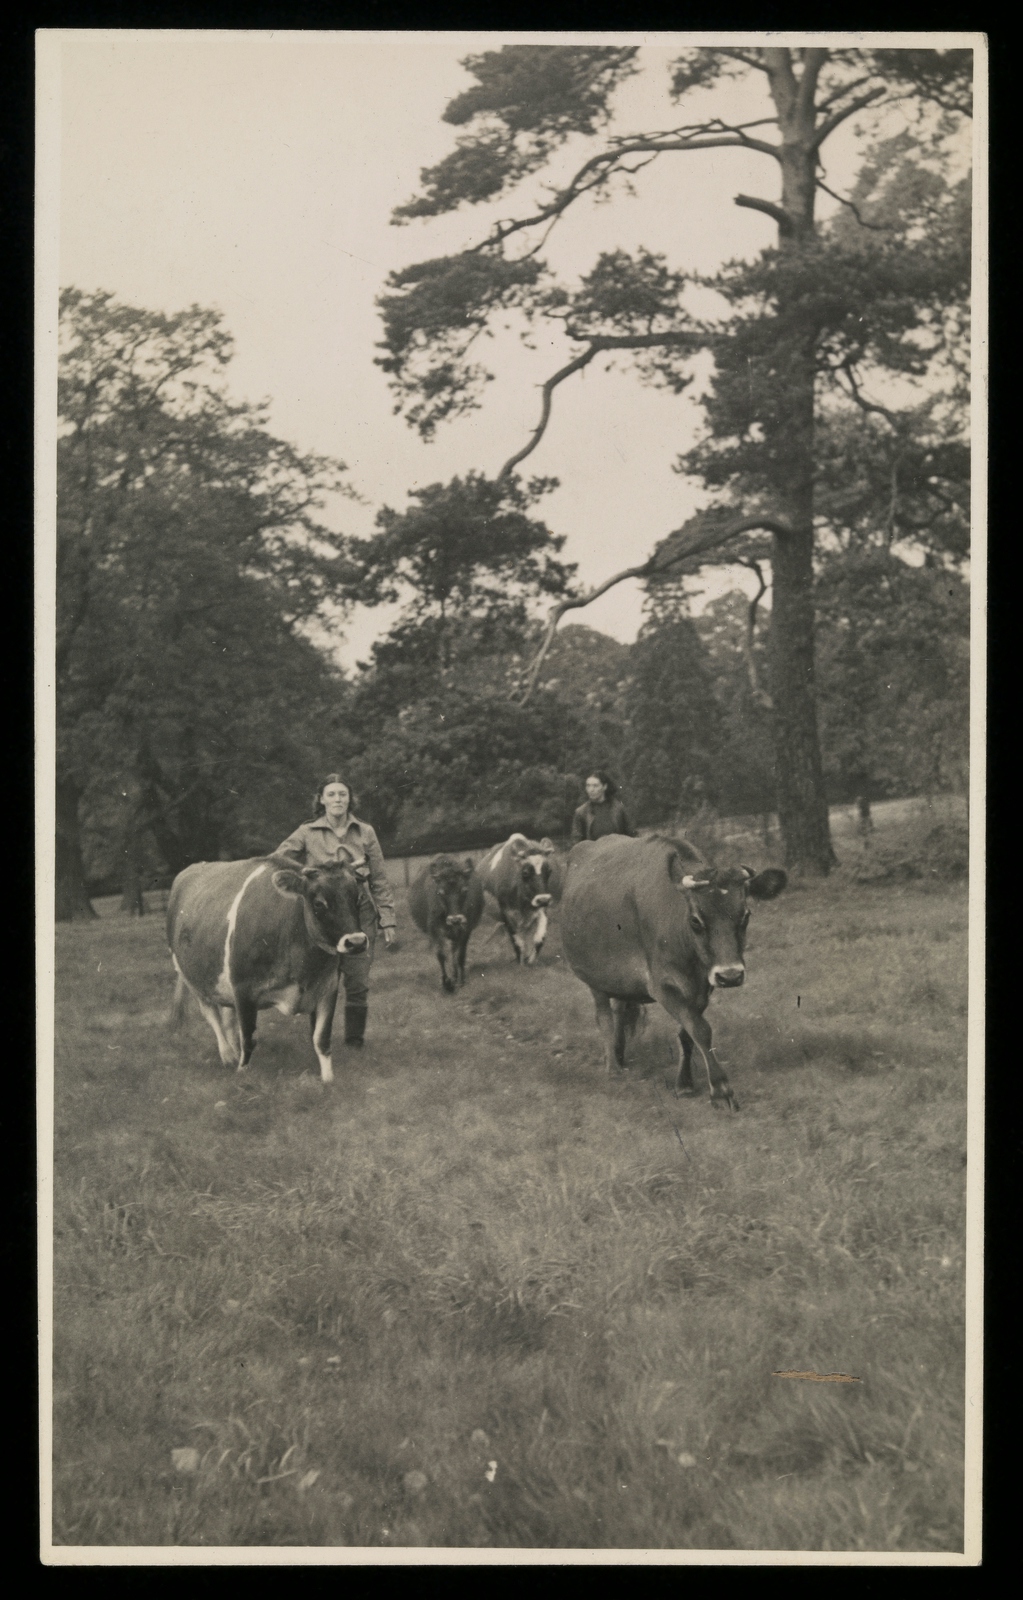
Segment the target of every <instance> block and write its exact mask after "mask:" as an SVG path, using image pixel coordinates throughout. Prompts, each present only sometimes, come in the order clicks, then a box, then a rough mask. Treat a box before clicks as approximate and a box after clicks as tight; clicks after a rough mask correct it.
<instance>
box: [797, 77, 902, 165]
mask: <svg viewBox="0 0 1023 1600" xmlns="http://www.w3.org/2000/svg"><path fill="white" fill-rule="evenodd" d="M886 93H887V90H885V89H880V88H879V89H871V90H870V91H869V93H867V94H861V95H859V96H858V98H857V99H855V100H852V101H850V103H849V104H848V105H847V106H846V107H845V110H844V111H836V112H834V113H833V114H832V115H831V116H830V117H828V119H827V121H826V122H823V123H822V124H821V126H820V127H819V128H818V129H817V132H816V133H815V134H814V136H813V138H812V139H811V141H810V149H811V150H819V149H820V147H821V145H822V144H823V143H824V141H825V139H827V138H828V136H829V135H830V134H832V133H834V131H835V129H836V128H837V127H838V126H839V124H840V123H842V122H844V121H845V119H846V117H851V116H853V115H854V114H855V113H856V112H857V111H862V110H863V107H864V106H869V105H872V104H873V103H874V101H875V100H880V99H881V98H882V96H883V95H885V94H886Z"/></svg>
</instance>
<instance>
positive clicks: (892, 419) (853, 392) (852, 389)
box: [832, 360, 903, 433]
mask: <svg viewBox="0 0 1023 1600" xmlns="http://www.w3.org/2000/svg"><path fill="white" fill-rule="evenodd" d="M832 371H834V373H835V375H836V377H837V375H838V374H839V373H841V372H844V373H845V377H846V382H847V383H848V385H849V397H850V399H851V400H854V401H855V402H856V404H857V405H858V406H859V408H860V410H861V411H867V412H873V413H874V414H875V415H876V416H879V417H884V419H885V421H886V422H887V423H889V424H890V426H891V428H892V430H893V432H895V433H898V432H899V430H900V426H901V424H902V422H903V418H902V417H900V416H899V414H898V412H897V411H889V409H888V407H887V406H882V405H879V404H878V402H877V401H875V400H868V399H867V397H866V395H865V394H864V393H863V391H862V389H861V388H860V385H859V382H858V380H857V378H856V375H855V374H854V372H853V369H852V362H851V361H850V360H845V361H843V362H842V364H841V366H839V367H834V368H832Z"/></svg>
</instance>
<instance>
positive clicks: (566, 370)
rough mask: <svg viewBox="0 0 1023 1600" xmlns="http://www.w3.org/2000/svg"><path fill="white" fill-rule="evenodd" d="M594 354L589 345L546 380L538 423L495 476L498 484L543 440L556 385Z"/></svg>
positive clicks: (591, 358)
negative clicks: (519, 448) (527, 438)
mask: <svg viewBox="0 0 1023 1600" xmlns="http://www.w3.org/2000/svg"><path fill="white" fill-rule="evenodd" d="M596 354H597V351H596V348H595V347H594V346H593V345H591V346H590V348H589V349H588V350H584V351H583V353H582V355H581V356H576V358H575V360H574V361H570V362H569V363H568V365H567V366H564V367H562V368H561V369H560V371H558V372H556V373H555V374H554V376H553V377H552V378H548V379H547V382H546V383H545V384H544V386H543V390H542V393H543V405H542V406H541V409H540V421H539V422H538V423H537V425H536V427H535V428H534V429H533V432H532V433H531V434H530V436H529V440H528V442H527V443H526V444H525V445H524V446H523V448H522V449H521V450H518V451H516V453H515V455H513V456H510V457H509V458H508V460H507V461H506V462H505V464H504V466H503V467H502V468H501V470H500V472H499V473H498V474H497V481H498V483H500V482H501V480H502V478H507V476H508V474H509V473H510V472H513V471H514V469H515V468H516V467H517V466H518V464H519V462H520V461H524V460H525V458H526V456H528V455H531V454H532V452H533V451H534V450H535V449H536V447H537V445H538V444H539V443H540V440H541V439H542V438H543V436H544V433H545V431H546V428H547V424H548V422H549V421H550V418H551V396H552V394H553V393H554V390H555V389H556V388H557V386H558V384H559V383H564V381H565V379H566V378H570V377H571V376H572V374H573V372H580V371H581V370H582V368H583V367H585V366H588V365H589V363H590V362H591V361H592V360H593V358H594V356H595V355H596Z"/></svg>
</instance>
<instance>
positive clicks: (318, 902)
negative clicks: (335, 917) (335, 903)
mask: <svg viewBox="0 0 1023 1600" xmlns="http://www.w3.org/2000/svg"><path fill="white" fill-rule="evenodd" d="M313 905H314V906H315V907H316V909H317V911H329V910H330V907H329V906H328V904H327V902H326V900H325V899H324V898H323V896H322V894H318V895H315V896H314V898H313Z"/></svg>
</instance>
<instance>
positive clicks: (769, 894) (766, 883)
mask: <svg viewBox="0 0 1023 1600" xmlns="http://www.w3.org/2000/svg"><path fill="white" fill-rule="evenodd" d="M788 881H789V875H788V873H787V872H783V871H782V870H781V868H780V867H768V868H767V870H766V871H765V872H758V873H757V875H756V877H755V878H751V879H750V881H749V883H747V885H746V893H747V894H751V895H752V896H753V898H754V900H773V899H774V897H775V895H776V894H781V892H782V890H783V889H784V887H785V885H786V884H787V883H788Z"/></svg>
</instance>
